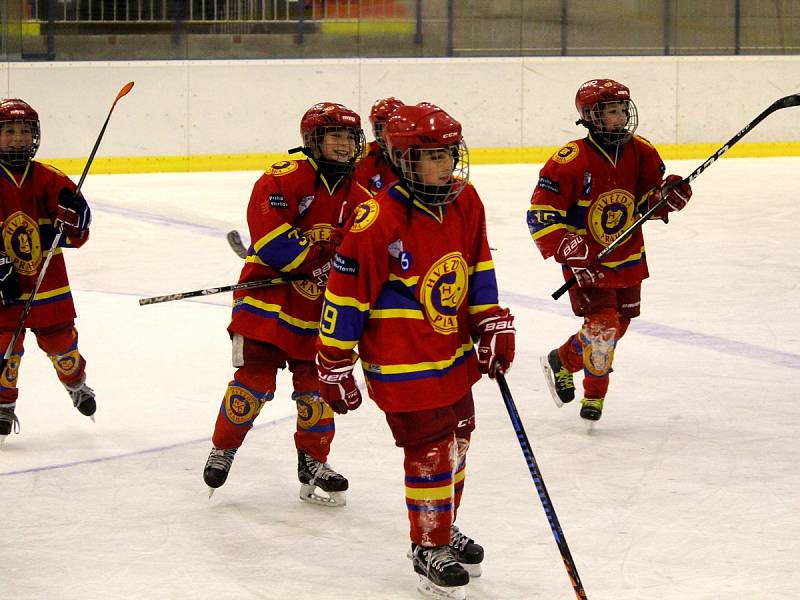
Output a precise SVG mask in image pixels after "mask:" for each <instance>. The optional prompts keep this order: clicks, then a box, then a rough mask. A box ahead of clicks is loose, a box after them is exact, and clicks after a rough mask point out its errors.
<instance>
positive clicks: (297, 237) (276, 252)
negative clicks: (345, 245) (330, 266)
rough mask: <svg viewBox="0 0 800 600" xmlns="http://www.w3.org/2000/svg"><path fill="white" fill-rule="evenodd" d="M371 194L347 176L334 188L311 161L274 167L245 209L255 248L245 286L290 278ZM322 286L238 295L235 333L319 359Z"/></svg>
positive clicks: (244, 274)
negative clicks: (314, 248)
mask: <svg viewBox="0 0 800 600" xmlns="http://www.w3.org/2000/svg"><path fill="white" fill-rule="evenodd" d="M370 197H371V194H370V193H369V192H368V191H367V190H365V189H364V188H363V187H361V186H360V185H358V184H357V183H356V182H355V181H354V180H353V179H351V178H347V179H345V180H343V181H340V182H339V184H338V185H336V186H335V187H334V188H331V187H330V185H329V184H328V182H327V180H326V178H325V176H324V175H321V174H319V173H318V171H317V169H316V163H314V161H313V160H299V161H296V160H287V161H281V162H277V163H275V164H273V165H272V166H271V167H270V168H269V169H267V170H266V172H265V173H264V174H263V175H262V176H261V178H260V179H259V180H258V181H256V183H255V186H254V187H253V192H252V194H251V196H250V204H249V205H248V207H247V222H248V225H249V228H250V239H251V240H252V245H251V246H250V249H249V253H248V256H247V258H246V260H245V265H244V268H243V269H242V274H241V276H240V277H239V283H244V282H247V281H256V280H259V279H271V278H274V277H278V276H280V275H283V274H286V273H291V272H292V271H293V270H294V269H296V268H297V267H298V266H299V265H301V264H302V263H303V261H304V260H305V259H306V256H307V254H308V250H309V248H310V247H311V245H312V244H313V243H314V242H318V241H321V240H327V239H329V238H330V235H331V232H332V231H333V229H334V228H336V227H341V226H342V225H343V224H344V223H345V222H346V221H347V219H348V218H349V217H350V215H351V213H352V212H353V208H355V207H356V206H357V205H358V204H360V203H361V202H362V201H364V200H365V199H367V198H370ZM323 291H324V290H323V289H322V288H320V287H318V286H317V285H316V284H315V283H312V282H311V281H308V280H301V281H294V282H292V283H287V284H283V285H279V286H273V287H264V288H251V289H246V290H237V291H236V292H234V295H233V316H232V319H231V324H230V326H229V328H228V329H229V331H231V332H235V333H239V334H241V335H243V336H245V337H249V338H252V339H256V340H261V341H264V342H268V343H270V344H273V345H275V346H277V347H279V348H281V349H283V350H284V351H285V352H286V353H287V354H288V355H289V356H290V357H292V358H296V359H299V360H313V359H314V342H315V341H316V337H317V332H318V329H319V315H320V309H321V308H322V293H323Z"/></svg>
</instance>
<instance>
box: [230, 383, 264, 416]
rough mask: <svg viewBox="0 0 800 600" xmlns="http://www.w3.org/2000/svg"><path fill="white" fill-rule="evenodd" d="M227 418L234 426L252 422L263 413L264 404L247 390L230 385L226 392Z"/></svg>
mask: <svg viewBox="0 0 800 600" xmlns="http://www.w3.org/2000/svg"><path fill="white" fill-rule="evenodd" d="M224 403H225V416H226V417H228V420H229V421H230V422H231V423H233V424H234V425H242V424H244V423H248V422H251V421H252V420H253V419H255V418H256V417H257V416H258V413H259V412H261V407H262V406H264V402H262V401H260V400H259V399H258V398H256V397H255V396H254V395H253V393H252V392H251V391H250V390H248V389H247V388H244V387H241V386H238V385H229V386H228V389H227V391H226V392H225V401H224Z"/></svg>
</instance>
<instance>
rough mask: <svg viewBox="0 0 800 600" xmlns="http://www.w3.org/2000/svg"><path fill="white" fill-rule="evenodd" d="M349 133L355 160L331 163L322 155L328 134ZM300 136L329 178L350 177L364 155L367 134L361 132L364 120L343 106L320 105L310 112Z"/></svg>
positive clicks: (352, 158)
mask: <svg viewBox="0 0 800 600" xmlns="http://www.w3.org/2000/svg"><path fill="white" fill-rule="evenodd" d="M341 129H344V130H346V131H347V132H348V133H349V134H350V135H352V139H353V142H354V146H355V147H354V150H353V152H352V156H351V157H350V158H349V159H348V160H346V161H344V162H342V161H336V160H330V159H329V158H326V157H325V156H323V154H322V148H321V145H320V144H321V143H322V141H323V139H324V137H325V134H326V133H330V132H333V131H337V130H341ZM300 135H301V136H302V138H303V145H304V146H305V147H306V148H308V149H309V152H310V154H311V156H312V157H313V158H314V159H315V160H316V161H317V162H318V163H319V165H320V167H321V168H322V170H323V171H324V172H326V173H327V174H329V175H340V176H341V175H348V174H350V173H352V171H353V169H354V168H355V164H356V160H357V159H358V158H359V157H360V156H361V154H362V153H363V152H364V145H365V142H364V131H363V130H362V129H361V117H359V116H358V113H356V112H354V111H352V110H350V109H349V108H347V107H346V106H344V105H342V104H337V103H335V102H319V103H317V104H315V105H314V106H312V107H311V108H309V109H308V110H307V111H306V113H305V114H304V115H303V118H302V119H300Z"/></svg>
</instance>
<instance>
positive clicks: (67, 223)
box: [0, 98, 97, 442]
mask: <svg viewBox="0 0 800 600" xmlns="http://www.w3.org/2000/svg"><path fill="white" fill-rule="evenodd" d="M40 140H41V131H40V127H39V115H38V114H37V113H36V111H35V110H34V109H33V108H32V107H31V106H30V105H29V104H27V103H26V102H23V101H22V100H19V99H16V98H12V99H6V100H2V101H0V212H1V213H2V214H0V218H1V219H2V223H3V229H2V235H3V248H2V250H0V352H5V350H6V349H7V348H8V345H9V344H10V343H11V338H12V337H13V335H14V330H15V329H16V327H17V324H18V322H19V319H20V317H21V315H22V311H23V307H24V305H25V302H26V301H27V300H28V299H29V298H30V294H31V292H32V291H33V288H34V285H35V282H36V279H37V277H38V276H39V273H40V271H41V268H42V266H43V263H44V259H45V255H46V254H47V252H48V250H49V249H50V247H51V246H52V244H53V240H54V238H55V235H56V232H57V230H58V228H59V227H63V234H62V236H61V239H60V241H59V244H58V247H57V248H56V250H55V251H54V254H53V257H52V259H51V260H50V263H49V265H48V267H47V270H46V271H45V274H44V278H43V279H42V284H41V286H40V287H39V290H38V291H37V292H36V296H35V297H34V299H33V303H32V304H31V310H30V313H29V314H28V318H27V319H26V320H25V328H26V329H30V330H31V331H32V332H33V333H34V335H35V336H36V343H37V344H38V345H39V347H40V348H41V349H42V350H44V352H45V353H47V356H48V358H49V359H50V360H51V362H52V363H53V366H54V367H55V370H56V375H57V376H58V379H59V381H61V383H62V384H63V385H64V387H65V388H66V389H67V392H68V393H69V395H70V397H71V398H72V403H73V405H74V406H75V408H77V409H78V411H80V413H81V414H83V415H86V416H88V417H92V418H93V415H94V413H95V410H96V408H97V406H96V402H95V395H94V391H93V390H92V389H91V388H90V387H89V386H87V385H86V361H85V360H84V358H83V356H81V354H80V352H79V351H78V332H77V330H76V329H75V321H74V319H75V316H76V315H75V306H74V304H73V303H72V293H71V292H70V288H69V281H68V279H67V269H66V266H65V264H64V255H63V254H62V253H61V249H62V248H79V247H80V246H82V245H83V244H84V243H85V242H86V240H87V239H88V238H89V224H90V222H91V220H92V217H91V212H90V210H89V205H88V204H87V203H86V200H85V199H84V198H83V196H82V195H80V194H76V193H75V192H76V189H77V186H76V185H75V184H74V183H73V182H72V181H71V180H70V179H69V177H67V176H66V175H64V174H63V173H62V172H61V171H58V170H57V169H55V168H53V167H51V166H49V165H45V164H43V163H41V162H39V161H35V160H33V157H34V156H35V155H36V151H37V150H38V149H39V142H40ZM24 338H25V329H23V330H22V333H21V334H20V335H19V337H18V338H17V340H16V343H15V344H14V348H13V349H12V352H11V355H10V356H9V359H8V365H7V366H6V369H5V371H4V372H3V373H2V375H0V442H2V441H4V440H5V438H6V436H8V435H9V434H10V433H11V431H12V430H14V431H17V432H18V431H19V419H18V418H17V416H16V414H15V408H16V403H17V397H18V395H19V391H18V389H17V375H18V373H19V367H20V362H21V361H22V354H23V352H24V349H23V341H24Z"/></svg>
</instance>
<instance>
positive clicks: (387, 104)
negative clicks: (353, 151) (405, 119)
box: [369, 96, 405, 151]
mask: <svg viewBox="0 0 800 600" xmlns="http://www.w3.org/2000/svg"><path fill="white" fill-rule="evenodd" d="M401 106H405V103H404V102H402V101H401V100H398V99H397V98H395V97H394V96H390V97H389V98H382V99H380V100H376V101H375V104H373V105H372V110H370V111H369V122H370V123H371V124H372V133H373V134H374V135H375V140H376V141H377V142H378V145H379V146H380V147H381V149H382V150H384V151H385V150H386V142H385V141H384V139H383V127H384V125H385V124H386V119H388V118H389V115H390V114H392V112H394V110H395V109H396V108H399V107H401Z"/></svg>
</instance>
